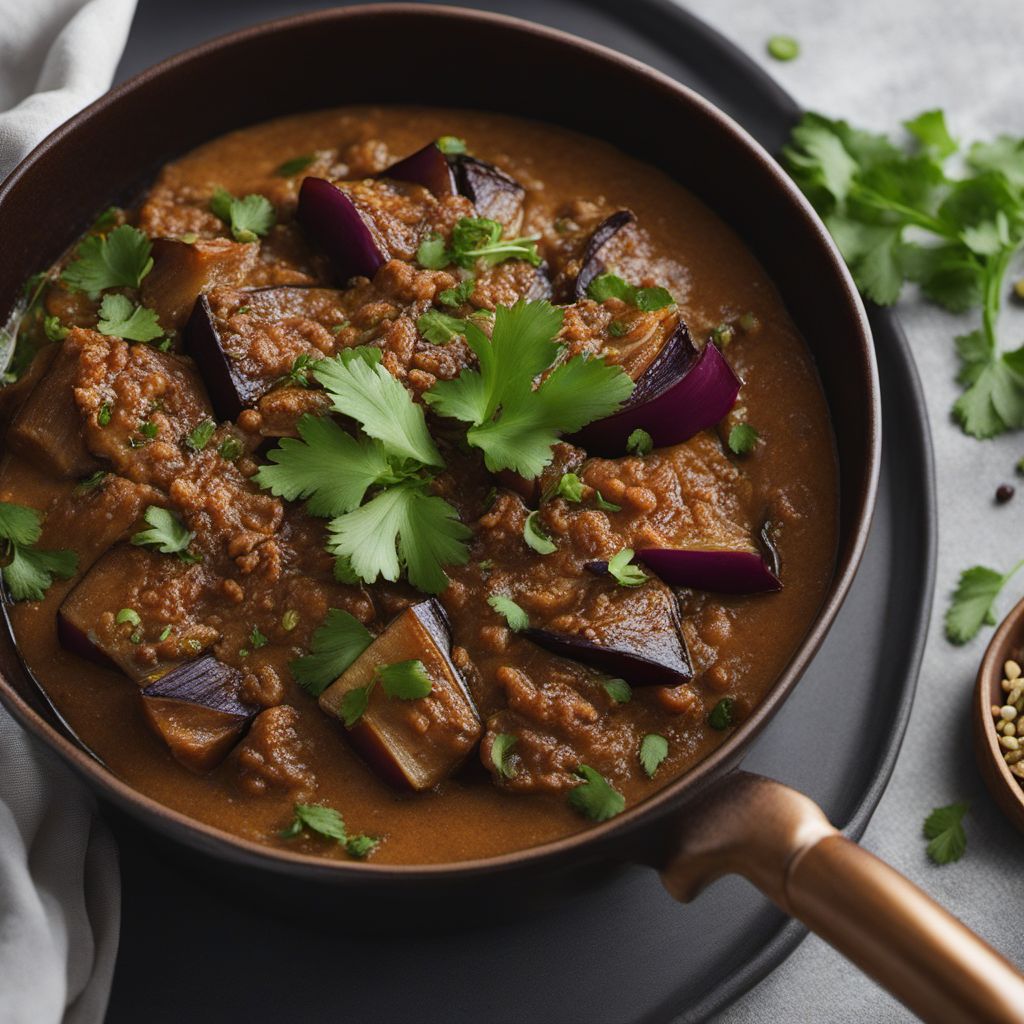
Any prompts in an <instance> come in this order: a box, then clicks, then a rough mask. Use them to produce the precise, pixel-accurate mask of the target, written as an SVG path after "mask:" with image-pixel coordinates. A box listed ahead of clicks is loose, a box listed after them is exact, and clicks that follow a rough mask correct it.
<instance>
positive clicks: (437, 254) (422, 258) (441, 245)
mask: <svg viewBox="0 0 1024 1024" xmlns="http://www.w3.org/2000/svg"><path fill="white" fill-rule="evenodd" d="M416 262H417V263H419V265H420V266H421V267H425V268H426V269H427V270H443V269H444V268H445V267H447V266H448V264H449V263H450V262H451V260H450V259H449V256H448V246H447V245H446V244H445V241H444V239H443V238H442V237H441V236H440V235H439V234H438V233H437V232H436V231H432V232H430V234H428V235H426V236H424V238H423V240H422V241H421V242H420V244H419V248H418V249H417V250H416Z"/></svg>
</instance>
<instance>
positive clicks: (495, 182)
mask: <svg viewBox="0 0 1024 1024" xmlns="http://www.w3.org/2000/svg"><path fill="white" fill-rule="evenodd" d="M450 162H451V167H452V171H453V173H454V175H455V185H456V187H457V188H458V190H459V194H460V195H464V196H465V197H466V198H467V199H469V200H470V201H471V202H472V203H473V205H474V206H475V207H476V212H477V216H479V217H486V218H488V219H489V220H496V221H500V222H501V223H503V224H507V223H509V222H510V221H511V220H513V219H514V218H516V217H517V216H518V213H519V208H520V207H521V206H522V203H523V198H524V197H525V195H526V189H525V188H523V186H522V185H520V184H519V182H518V181H516V180H515V178H510V177H509V176H508V175H507V174H506V173H505V172H504V171H501V170H499V169H498V168H497V167H495V166H494V164H489V163H487V161H485V160H478V159H477V158H476V157H473V156H466V154H465V153H459V154H458V155H456V156H453V157H452V158H451V161H450Z"/></svg>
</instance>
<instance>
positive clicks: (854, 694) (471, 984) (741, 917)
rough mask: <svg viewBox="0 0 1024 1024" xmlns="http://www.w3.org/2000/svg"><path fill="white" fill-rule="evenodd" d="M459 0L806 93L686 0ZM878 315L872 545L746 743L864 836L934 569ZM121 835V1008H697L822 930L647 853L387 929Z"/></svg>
mask: <svg viewBox="0 0 1024 1024" xmlns="http://www.w3.org/2000/svg"><path fill="white" fill-rule="evenodd" d="M311 6H326V5H317V4H310V3H308V2H306V3H289V2H288V0H247V2H245V3H241V2H236V3H228V2H221V3H218V4H211V3H209V2H208V0H176V2H175V3H174V4H170V3H167V2H166V0H142V2H141V3H140V4H139V10H138V14H137V16H136V21H135V24H134V27H133V29H132V33H131V36H130V38H129V41H128V48H127V51H126V53H125V56H124V60H123V61H122V64H121V68H120V71H119V77H121V78H124V77H127V76H128V75H130V74H133V73H134V72H136V71H139V70H141V69H142V68H144V67H146V66H148V65H149V64H152V63H153V62H155V61H156V60H159V59H161V58H163V57H165V56H167V55H169V54H170V53H173V52H175V51H177V50H180V49H184V48H185V47H188V46H192V45H193V44H195V43H198V42H201V41H202V40H204V39H208V38H210V37H212V36H214V35H218V34H220V33H222V32H226V31H229V30H231V29H235V28H239V27H242V26H243V25H247V24H252V23H254V22H257V21H263V20H266V19H268V18H272V17H278V16H281V15H285V14H289V13H292V12H294V11H298V10H303V9H309V7H311ZM462 6H475V7H484V8H487V9H491V10H504V11H507V12H508V13H513V14H516V15H517V16H519V17H523V18H529V19H531V20H534V21H538V22H541V23H545V24H549V25H553V26H555V27H557V28H563V29H566V30H568V31H571V32H574V33H575V34H577V35H580V36H584V37H587V38H590V39H593V40H595V41H597V42H601V43H605V44H606V45H609V46H611V47H613V48H615V49H618V50H620V51H623V52H625V53H629V54H631V55H633V56H636V57H638V58H639V59H641V60H643V61H645V62H646V63H648V64H651V65H653V66H654V67H657V68H659V69H661V70H663V71H665V72H667V73H668V74H670V75H672V76H673V77H674V78H677V79H678V80H679V81H681V82H684V83H685V84H687V85H689V86H691V87H693V88H695V89H696V90H697V91H698V92H700V93H702V94H703V95H704V96H706V97H707V98H708V99H710V100H711V101H712V102H713V103H715V104H717V105H718V106H719V107H721V108H722V109H723V110H725V111H726V112H727V113H729V114H731V115H732V116H733V117H734V118H735V119H736V120H737V121H739V122H740V123H741V124H742V125H743V126H744V127H745V128H746V129H747V130H748V131H749V132H751V134H752V135H754V136H755V137H756V138H757V139H758V141H760V142H761V143H762V144H763V145H764V146H766V147H767V148H768V149H769V150H770V151H772V152H777V151H778V149H779V148H780V146H781V144H782V142H783V141H784V139H785V138H786V135H787V134H788V130H789V126H790V125H791V124H792V123H793V121H794V120H795V119H796V117H797V116H798V114H799V110H798V108H797V106H796V104H795V103H794V102H793V100H792V99H791V98H790V97H789V96H787V95H786V94H785V93H784V92H783V91H782V90H781V89H779V87H778V86H777V85H776V84H775V83H774V82H773V81H772V80H771V79H770V78H769V77H768V76H767V75H766V74H765V73H764V72H763V71H761V70H760V69H759V68H758V67H757V66H756V65H755V64H754V63H753V62H751V61H750V60H749V59H748V58H747V57H746V56H744V55H743V54H742V53H741V52H740V51H739V50H737V49H736V48H735V47H733V46H732V45H731V44H730V43H728V42H727V41H726V40H725V39H723V38H722V37H721V36H719V35H718V34H717V33H715V32H714V31H712V30H711V29H709V28H708V27H707V26H706V25H704V24H703V23H702V22H700V21H699V20H697V19H696V18H694V17H692V16H691V15H688V14H686V13H685V12H683V11H681V10H679V9H678V8H676V7H675V6H674V5H673V4H672V3H671V2H669V0H632V2H631V3H629V4H623V3H622V2H621V0H616V2H615V3H612V2H611V0H598V2H596V3H593V4H591V5H586V4H584V3H581V2H575V0H562V2H560V3H551V2H548V3H543V2H538V0H534V2H525V3H522V2H521V3H516V2H515V0H506V2H504V3H502V2H499V0H491V2H477V3H474V4H464V5H462ZM339 59H342V60H343V59H344V54H339ZM510 87H512V84H510ZM609 116H618V115H617V114H616V112H614V111H609ZM681 141H685V140H681ZM871 323H872V327H873V330H874V336H875V346H876V349H877V352H878V361H879V371H880V375H881V381H882V405H883V419H884V423H885V435H884V436H885V438H886V441H885V443H884V452H883V458H882V474H881V481H880V490H879V498H878V511H877V514H876V517H875V523H874V527H873V530H872V534H871V538H870V541H869V544H868V548H867V552H866V554H865V556H864V562H863V564H862V567H861V569H860V572H859V573H858V576H857V579H856V581H855V583H854V585H853V589H852V590H851V592H850V596H849V598H848V599H847V602H846V604H845V606H844V608H843V610H842V611H841V612H840V614H839V617H838V618H837V620H836V622H835V625H834V626H833V627H832V631H831V633H830V635H829V638H828V640H827V641H826V643H825V645H824V646H823V648H822V650H821V652H820V653H819V655H818V657H817V658H816V659H815V661H814V663H813V665H812V666H811V668H810V669H809V670H808V672H807V674H806V676H805V678H804V680H803V681H802V682H801V684H800V685H799V686H798V687H797V688H796V690H795V691H794V693H793V695H792V697H790V699H789V701H788V702H787V704H786V706H785V708H784V709H783V710H782V711H781V712H780V713H779V714H778V715H777V716H776V717H775V719H774V720H773V721H772V723H771V725H770V726H769V727H768V728H767V729H766V730H765V732H764V733H763V735H762V736H761V738H760V739H759V740H758V741H757V743H756V744H755V745H754V746H753V747H752V749H751V752H750V754H749V755H748V757H747V759H746V761H745V762H744V766H745V767H747V768H749V769H751V770H754V771H759V772H762V773H764V774H766V775H769V776H771V777H773V778H776V779H779V780H780V781H782V782H785V783H787V784H789V785H792V786H795V787H796V788H797V789H800V790H802V791H803V792H805V793H807V794H808V795H809V796H811V797H813V798H814V799H815V800H816V801H817V802H818V803H819V804H820V805H821V806H822V807H823V808H824V809H825V811H826V812H827V813H828V815H829V817H830V818H831V819H832V820H833V821H834V822H835V823H836V824H838V825H841V826H842V827H843V828H844V830H845V832H846V834H847V835H849V836H852V837H853V838H858V837H859V836H860V835H861V834H862V833H863V831H864V829H865V827H866V826H867V822H868V819H869V818H870V816H871V813H872V811H873V810H874V808H875V805H876V804H877V803H878V800H879V798H880V797H881V795H882V791H883V790H884V788H885V785H886V783H887V782H888V779H889V775H890V773H891V771H892V767H893V763H894V761H895V758H896V753H897V751H898V749H899V745H900V741H901V739H902V737H903V731H904V728H905V726H906V722H907V717H908V715H909V712H910V704H911V700H912V698H913V693H914V686H915V682H916V679H917V673H918V669H919V665H920V658H921V652H922V648H923V644H924V639H925V631H926V628H927V623H928V616H929V611H930V606H931V597H932V591H933V586H934V555H935V492H934V481H933V475H932V453H931V440H930V437H929V434H928V427H927V421H926V418H925V411H924V403H923V399H922V395H921V391H920V385H919V382H918V379H917V375H916V371H915V369H914V365H913V362H912V360H911V357H910V354H909V350H908V348H907V344H906V340H905V339H904V337H903V335H902V332H901V331H900V329H899V327H898V326H897V324H896V321H895V319H894V318H893V316H892V315H891V314H890V313H886V312H883V311H880V310H873V311H872V312H871ZM836 723H840V725H839V726H838V727H837V725H836ZM120 838H121V839H122V867H123V874H124V921H123V933H122V939H121V950H120V954H119V959H118V964H117V972H116V975H115V979H114V990H113V995H112V999H111V1006H110V1013H109V1017H108V1021H109V1022H110V1024H121V1022H124V1024H135V1022H137V1021H138V1020H139V1019H140V1017H144V1018H145V1019H146V1020H147V1022H149V1024H164V1022H167V1024H171V1022H174V1024H177V1022H179V1021H181V1020H186V1019H192V1020H202V1021H207V1020H209V1021H213V1020H216V1021H235V1020H243V1019H244V1020H249V1021H253V1022H264V1021H266V1022H271V1021H272V1022H275V1024H277V1022H280V1021H282V1020H286V1021H292V1020H301V1021H309V1022H320V1021H333V1020H341V1019H344V1020H358V1021H361V1022H363V1024H373V1022H387V1024H392V1022H404V1021H410V1022H416V1024H426V1022H433V1021H437V1022H439V1024H440V1022H443V1024H460V1022H463V1021H466V1022H472V1024H478V1022H480V1021H486V1022H488V1024H503V1022H506V1021H508V1022H510V1024H511V1022H515V1024H548V1022H554V1021H558V1022H561V1024H570V1022H575V1021H579V1022H586V1024H599V1022H605V1021H638V1020H642V1021H667V1020H675V1021H695V1020H702V1019H705V1018H706V1017H707V1016H708V1015H710V1014H711V1013H713V1012H714V1011H715V1010H717V1009H721V1008H722V1007H723V1006H725V1005H726V1004H727V1003H728V1002H730V1001H731V1000H733V999H735V998H736V997H737V996H739V995H740V994H742V993H743V992H744V991H746V990H747V989H748V988H750V987H751V986H752V985H754V984H756V983H757V982H758V981H759V980H760V979H761V978H763V977H764V976H765V975H766V974H767V973H768V972H769V971H770V970H772V968H774V967H775V966H777V965H778V964H779V963H780V962H781V961H782V960H783V959H784V958H785V957H786V956H787V955H788V954H789V953H790V952H792V950H793V949H794V948H795V947H796V945H797V944H798V943H799V942H800V940H801V938H802V937H803V935H804V934H805V932H804V929H803V928H802V926H800V925H798V924H796V923H795V922H792V921H790V920H789V919H787V918H786V917H785V916H784V915H783V914H781V913H780V912H779V911H778V910H776V909H775V908H774V907H773V906H772V905H770V904H769V903H768V902H767V901H766V900H765V899H764V898H762V897H761V896H760V895H759V894H758V893H756V892H755V891H754V890H753V889H752V888H751V887H750V886H749V885H747V883H745V882H743V881H741V880H739V879H736V878H730V879H725V880H723V881H721V882H719V883H717V884H716V885H715V886H714V887H713V888H712V889H711V890H710V891H708V892H707V893H706V894H705V895H704V896H702V897H701V898H700V899H698V900H697V902H696V903H694V904H693V905H691V906H688V907H682V906H679V905H677V904H675V903H673V902H672V900H670V899H669V898H668V896H667V895H666V894H665V892H664V890H663V889H662V888H661V885H660V883H659V881H658V879H657V877H656V876H655V875H654V873H653V872H651V871H648V870H643V869H639V868H637V869H632V870H628V871H625V872H624V873H623V874H622V875H621V876H620V877H619V878H618V879H617V880H616V881H614V882H612V883H611V884H609V885H608V886H607V887H605V888H603V889H602V890H600V891H599V892H598V893H596V894H591V895H590V896H588V897H586V898H585V899H579V900H577V901H575V902H572V903H568V904H565V905H563V906H560V907H558V908H557V909H555V910H552V911H551V912H548V913H547V914H545V915H544V916H541V917H537V918H534V919H532V920H529V921H526V922H521V923H518V924H515V925H511V926H510V925H503V926H500V927H497V926H496V927H495V928H493V929H482V930H477V931H474V932H472V933H466V932H462V933H458V934H448V935H443V934H438V935H436V936H431V937H430V938H429V939H426V940H425V939H424V938H423V936H422V935H420V936H419V937H417V938H410V937H408V936H405V935H402V934H400V933H398V932H397V929H398V928H400V927H401V925H400V923H397V922H396V934H395V935H392V936H388V937H387V938H383V939H382V938H380V937H375V938H368V937H364V936H360V935H358V934H353V933H352V931H351V930H350V929H349V928H348V927H347V925H346V922H345V921H344V920H339V921H338V922H337V927H336V928H335V929H328V930H324V929H323V928H320V927H317V928H315V929H314V928H312V927H310V928H306V927H303V926H302V924H301V923H295V922H283V921H280V920H277V919H275V918H272V917H269V916H268V915H267V914H266V913H265V911H264V909H263V908H262V907H261V902H260V897H259V893H255V892H254V893H253V894H252V899H251V901H250V902H249V904H248V905H247V906H245V907H240V906H239V905H237V903H236V902H230V901H229V900H228V899H227V898H225V896H224V895H223V894H220V893H218V892H215V891H213V890H211V889H209V888H208V887H207V886H206V884H205V883H204V882H203V881H202V880H200V879H196V878H195V877H192V876H191V875H187V874H185V873H184V872H182V871H181V870H180V869H178V868H177V867H175V866H173V865H170V864H167V863H166V862H164V861H163V860H161V859H160V856H159V854H157V853H156V852H155V851H154V850H153V849H152V848H151V847H150V846H149V844H148V843H147V842H145V841H144V840H140V839H138V838H137V837H135V836H134V835H133V834H132V833H131V832H122V834H121V836H120ZM442 912H443V911H442ZM157 965H158V966H159V969H158V970H157V969H154V968H156V967H157Z"/></svg>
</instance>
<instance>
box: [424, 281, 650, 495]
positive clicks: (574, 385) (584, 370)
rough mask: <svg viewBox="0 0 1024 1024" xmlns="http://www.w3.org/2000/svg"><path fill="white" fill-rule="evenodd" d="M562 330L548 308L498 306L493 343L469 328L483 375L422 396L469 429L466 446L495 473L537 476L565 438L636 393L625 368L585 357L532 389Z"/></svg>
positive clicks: (468, 374)
mask: <svg viewBox="0 0 1024 1024" xmlns="http://www.w3.org/2000/svg"><path fill="white" fill-rule="evenodd" d="M561 326H562V311H561V310H560V309H558V308H557V307H555V306H553V305H551V303H549V302H547V301H544V300H539V301H533V302H527V301H524V300H520V301H519V302H517V303H516V304H515V305H514V306H512V307H507V306H499V307H498V309H497V312H496V314H495V318H494V330H493V333H492V335H491V337H490V338H488V337H487V335H486V334H484V332H483V331H482V330H480V328H479V327H477V326H476V325H475V324H473V323H471V322H467V324H466V341H467V343H468V344H469V346H470V348H472V349H473V352H474V353H475V354H476V357H477V360H478V363H479V369H472V370H471V369H466V370H463V371H462V373H461V374H459V376H458V377H457V378H456V379H455V380H448V381H440V382H438V383H437V384H435V385H434V386H433V387H432V388H431V389H430V390H429V391H427V392H426V393H425V394H424V396H423V397H424V400H425V401H426V402H427V403H428V404H429V405H430V406H431V407H432V408H433V409H434V410H435V411H436V412H438V413H440V414H441V415H442V416H450V417H452V418H453V419H458V420H462V421H463V422H465V423H469V424H470V427H469V430H468V431H467V433H466V440H467V441H468V442H469V443H470V445H472V446H474V447H476V448H479V449H480V450H481V451H482V452H483V453H484V463H485V464H486V466H487V468H488V469H489V470H491V472H497V471H498V470H502V469H511V470H513V471H515V472H517V473H520V474H522V475H523V476H525V477H527V478H531V479H532V478H533V477H536V476H538V475H539V474H540V472H541V471H542V470H543V469H544V467H545V466H546V465H547V464H548V463H549V462H550V461H551V457H552V453H551V449H552V446H553V445H554V444H555V443H556V442H557V441H558V438H559V437H560V436H561V435H562V434H564V433H572V432H573V431H576V430H579V429H580V428H581V427H583V426H585V425H586V424H587V423H590V422H592V421H593V420H596V419H601V418H602V417H604V416H608V415H610V414H611V413H613V412H615V411H616V410H617V409H618V408H619V407H620V406H621V404H622V403H623V402H624V401H625V400H626V399H627V398H628V397H629V396H630V394H631V393H632V391H633V382H632V380H630V378H629V376H628V375H627V374H626V373H625V372H623V370H622V368H621V367H618V366H609V365H607V364H606V363H605V362H604V360H603V359H594V358H587V357H585V356H582V355H578V356H573V357H572V358H571V359H569V360H568V361H566V362H562V363H559V364H558V365H556V366H555V367H554V369H551V370H550V372H549V373H547V375H546V376H545V377H544V379H543V380H542V381H541V383H540V385H539V386H537V387H534V380H535V378H537V377H538V376H539V375H541V374H542V373H544V371H546V370H548V369H549V368H550V367H551V366H552V364H553V363H554V362H555V360H556V357H557V356H558V354H559V346H558V345H557V344H556V343H555V340H554V339H555V336H556V335H557V334H558V332H559V330H560V329H561Z"/></svg>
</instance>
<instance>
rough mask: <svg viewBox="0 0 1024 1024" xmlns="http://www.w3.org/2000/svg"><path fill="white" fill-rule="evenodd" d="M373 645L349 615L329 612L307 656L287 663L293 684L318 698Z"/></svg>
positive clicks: (370, 638)
mask: <svg viewBox="0 0 1024 1024" xmlns="http://www.w3.org/2000/svg"><path fill="white" fill-rule="evenodd" d="M371 643H373V634H372V633H371V632H370V631H369V630H368V629H367V628H366V627H365V626H364V625H363V624H362V623H361V622H360V621H359V620H358V619H357V618H356V617H355V616H354V615H352V614H350V613H349V612H346V611H342V610H341V609H340V608H331V609H330V610H329V611H328V612H327V617H326V618H325V619H324V621H323V624H322V625H321V626H320V627H319V629H317V630H316V632H315V633H314V634H313V639H312V642H311V645H310V653H309V654H306V655H303V656H302V657H301V658H296V659H295V660H294V661H291V662H289V663H288V667H289V668H290V669H291V672H292V675H293V676H294V677H295V681H296V682H297V683H298V684H299V686H301V687H302V688H303V689H304V690H305V691H306V693H308V694H310V695H311V696H313V697H319V696H320V694H321V693H323V692H324V690H326V689H327V687H328V686H330V685H331V683H333V682H334V680H335V679H337V678H338V676H340V675H341V674H342V673H343V672H344V671H345V670H346V669H347V668H348V667H349V666H350V665H351V664H352V662H354V661H355V660H356V658H358V657H359V655H360V654H362V653H363V651H365V650H366V648H367V647H369V646H370V644H371Z"/></svg>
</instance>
